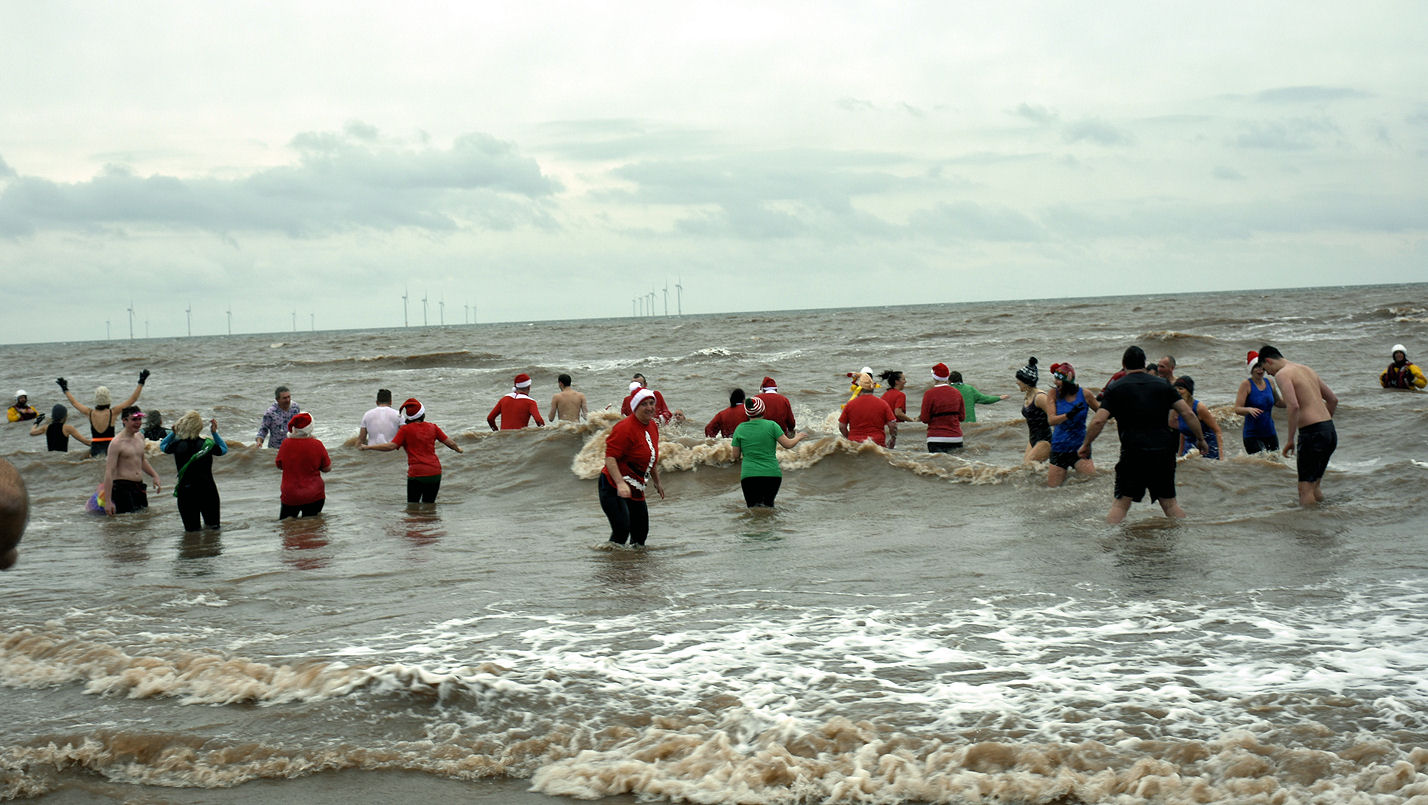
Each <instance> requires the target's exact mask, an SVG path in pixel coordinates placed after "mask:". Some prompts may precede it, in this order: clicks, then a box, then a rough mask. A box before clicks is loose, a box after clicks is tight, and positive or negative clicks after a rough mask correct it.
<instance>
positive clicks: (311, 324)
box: [307, 310, 317, 333]
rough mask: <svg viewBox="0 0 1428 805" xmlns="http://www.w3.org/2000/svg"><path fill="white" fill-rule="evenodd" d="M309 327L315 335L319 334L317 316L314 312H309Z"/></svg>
mask: <svg viewBox="0 0 1428 805" xmlns="http://www.w3.org/2000/svg"><path fill="white" fill-rule="evenodd" d="M307 326H308V327H309V328H311V329H312V331H313V332H314V333H315V332H317V314H316V313H313V312H312V311H310V310H309V311H308V312H307Z"/></svg>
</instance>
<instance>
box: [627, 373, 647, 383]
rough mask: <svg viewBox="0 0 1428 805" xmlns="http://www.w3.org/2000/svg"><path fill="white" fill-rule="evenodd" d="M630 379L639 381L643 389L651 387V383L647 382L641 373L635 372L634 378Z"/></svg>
mask: <svg viewBox="0 0 1428 805" xmlns="http://www.w3.org/2000/svg"><path fill="white" fill-rule="evenodd" d="M630 379H631V380H634V381H637V382H638V383H639V384H640V386H641V387H643V386H647V385H649V382H648V381H646V380H645V376H644V375H642V374H640V373H639V372H635V374H634V376H633V377H631V378H630Z"/></svg>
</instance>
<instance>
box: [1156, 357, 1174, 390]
mask: <svg viewBox="0 0 1428 805" xmlns="http://www.w3.org/2000/svg"><path fill="white" fill-rule="evenodd" d="M1155 373H1156V374H1158V375H1160V376H1161V377H1162V378H1164V379H1165V382H1167V383H1169V384H1170V385H1172V386H1173V385H1175V356H1174V355H1164V356H1161V358H1160V360H1158V361H1156V362H1155Z"/></svg>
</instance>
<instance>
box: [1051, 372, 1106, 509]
mask: <svg viewBox="0 0 1428 805" xmlns="http://www.w3.org/2000/svg"><path fill="white" fill-rule="evenodd" d="M1051 378H1052V383H1053V384H1054V386H1055V394H1054V395H1045V394H1043V395H1042V396H1041V398H1040V403H1039V404H1040V405H1041V410H1042V412H1043V413H1045V414H1046V421H1047V423H1048V424H1050V425H1051V463H1050V465H1049V466H1048V467H1047V468H1046V485H1047V486H1049V487H1052V488H1055V487H1058V486H1061V485H1062V484H1063V483H1065V482H1066V475H1067V474H1068V473H1069V472H1070V471H1071V469H1072V468H1075V470H1076V471H1077V472H1079V473H1081V474H1082V475H1095V474H1096V465H1095V463H1093V462H1092V461H1091V452H1090V450H1087V451H1086V455H1084V456H1083V455H1081V454H1080V449H1081V444H1082V442H1083V441H1085V438H1086V412H1087V410H1099V409H1100V407H1101V404H1100V403H1099V402H1097V401H1096V398H1095V397H1088V396H1086V393H1085V392H1084V391H1082V390H1081V387H1080V386H1078V385H1077V384H1076V369H1075V367H1073V366H1072V365H1071V364H1069V363H1053V364H1051Z"/></svg>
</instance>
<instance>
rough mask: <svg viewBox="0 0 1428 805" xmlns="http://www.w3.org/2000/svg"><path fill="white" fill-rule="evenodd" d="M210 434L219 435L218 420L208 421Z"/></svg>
mask: <svg viewBox="0 0 1428 805" xmlns="http://www.w3.org/2000/svg"><path fill="white" fill-rule="evenodd" d="M208 432H209V433H217V432H218V420H216V419H210V420H208Z"/></svg>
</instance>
